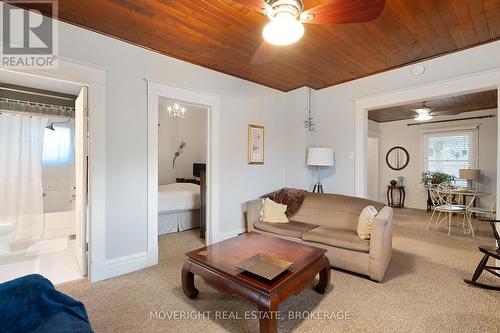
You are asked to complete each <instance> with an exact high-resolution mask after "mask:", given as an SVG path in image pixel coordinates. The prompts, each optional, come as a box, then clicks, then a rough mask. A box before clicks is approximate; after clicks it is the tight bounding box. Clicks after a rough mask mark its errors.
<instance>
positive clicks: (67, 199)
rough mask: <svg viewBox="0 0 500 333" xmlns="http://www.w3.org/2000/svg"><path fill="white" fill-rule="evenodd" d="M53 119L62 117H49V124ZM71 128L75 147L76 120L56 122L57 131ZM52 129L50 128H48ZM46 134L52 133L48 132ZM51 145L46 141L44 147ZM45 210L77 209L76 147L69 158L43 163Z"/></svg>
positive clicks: (71, 138) (72, 141) (62, 210)
mask: <svg viewBox="0 0 500 333" xmlns="http://www.w3.org/2000/svg"><path fill="white" fill-rule="evenodd" d="M53 121H61V119H60V118H49V121H48V124H50V123H51V122H53ZM63 128H69V130H70V140H71V145H72V146H73V147H74V137H75V122H74V119H72V120H71V121H70V123H69V124H56V125H55V129H56V131H58V130H59V131H61V130H63ZM46 131H50V130H46ZM46 134H50V133H47V132H46ZM50 148H51V147H50V146H49V145H47V143H46V141H45V142H44V149H50ZM52 148H54V147H53V146H52ZM42 172H43V174H42V182H43V192H44V198H43V210H44V213H53V212H65V211H70V210H74V209H75V205H74V199H73V195H74V194H75V190H74V187H75V155H74V148H73V150H72V154H70V158H69V159H60V160H59V162H58V163H57V162H56V161H55V160H53V161H52V162H47V161H45V162H44V164H43V171H42Z"/></svg>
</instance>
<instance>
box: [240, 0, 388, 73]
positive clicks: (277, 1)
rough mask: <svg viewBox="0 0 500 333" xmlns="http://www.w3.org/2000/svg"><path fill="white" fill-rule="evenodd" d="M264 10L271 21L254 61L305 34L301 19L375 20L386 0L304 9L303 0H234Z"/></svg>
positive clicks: (336, 1) (265, 59)
mask: <svg viewBox="0 0 500 333" xmlns="http://www.w3.org/2000/svg"><path fill="white" fill-rule="evenodd" d="M233 1H234V2H236V3H239V4H240V5H243V6H245V7H247V8H250V9H252V10H255V11H257V12H260V13H263V14H265V15H266V16H267V17H269V19H270V22H269V23H268V24H267V25H266V26H265V27H264V30H263V36H264V40H265V41H264V42H263V43H262V44H261V45H260V47H259V48H258V49H257V51H256V52H255V54H254V55H253V57H252V60H251V62H250V63H251V64H252V65H264V64H267V63H269V62H271V61H272V60H273V58H274V56H275V55H276V52H277V46H282V45H289V44H292V43H295V42H296V41H298V40H299V39H300V38H301V37H302V35H303V34H304V26H303V25H302V23H309V24H342V23H362V22H369V21H373V20H375V19H376V18H377V17H379V15H380V14H381V13H382V11H383V9H384V6H385V0H330V1H328V2H325V3H323V4H321V5H318V6H316V7H313V8H309V9H307V10H304V9H305V8H304V2H303V0H233Z"/></svg>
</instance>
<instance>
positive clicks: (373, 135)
mask: <svg viewBox="0 0 500 333" xmlns="http://www.w3.org/2000/svg"><path fill="white" fill-rule="evenodd" d="M368 133H369V134H368V138H367V140H369V139H373V140H376V143H377V145H376V147H377V148H376V150H377V151H376V156H377V163H376V175H375V178H376V182H375V184H376V185H375V191H376V195H375V197H374V198H370V193H368V192H367V195H368V198H369V199H371V200H375V201H380V135H379V133H376V132H372V131H368ZM367 154H368V151H367ZM368 176H369V174H368ZM370 181H371V179H370V177H368V178H367V184H368V183H369V182H370ZM367 190H368V188H367Z"/></svg>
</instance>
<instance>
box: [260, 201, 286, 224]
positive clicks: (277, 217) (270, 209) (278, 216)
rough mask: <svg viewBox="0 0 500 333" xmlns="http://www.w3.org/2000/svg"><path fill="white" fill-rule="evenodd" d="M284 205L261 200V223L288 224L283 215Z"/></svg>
mask: <svg viewBox="0 0 500 333" xmlns="http://www.w3.org/2000/svg"><path fill="white" fill-rule="evenodd" d="M285 211H286V205H282V204H280V203H277V202H274V201H272V200H271V199H269V198H266V199H262V210H261V213H260V216H261V219H260V220H261V221H263V222H270V223H288V222H289V221H288V218H287V217H286V215H285Z"/></svg>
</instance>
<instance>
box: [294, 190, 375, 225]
mask: <svg viewBox="0 0 500 333" xmlns="http://www.w3.org/2000/svg"><path fill="white" fill-rule="evenodd" d="M366 206H373V207H375V209H377V210H378V211H380V210H381V209H382V208H383V207H384V204H383V203H380V202H375V201H371V200H367V199H362V198H355V197H350V196H346V195H340V194H326V193H325V194H323V193H322V194H318V193H307V194H306V195H305V198H304V202H303V203H302V206H301V207H300V209H299V211H298V212H297V214H295V215H294V216H293V220H294V221H297V222H303V223H309V224H316V225H319V226H322V227H327V228H335V229H347V230H352V231H354V232H356V229H357V227H358V218H359V214H360V213H361V211H362V210H363V208H365V207H366Z"/></svg>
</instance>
